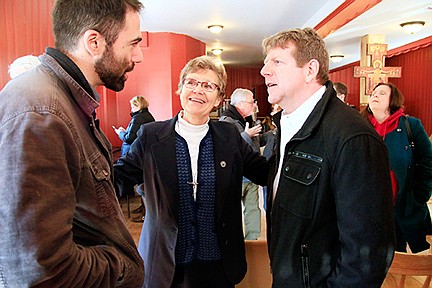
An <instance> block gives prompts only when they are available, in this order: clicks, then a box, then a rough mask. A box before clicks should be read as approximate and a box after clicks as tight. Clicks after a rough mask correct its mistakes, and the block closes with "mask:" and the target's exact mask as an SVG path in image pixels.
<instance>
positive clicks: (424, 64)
mask: <svg viewBox="0 0 432 288" xmlns="http://www.w3.org/2000/svg"><path fill="white" fill-rule="evenodd" d="M431 41H432V40H431ZM429 44H431V43H429ZM389 52H390V51H389ZM389 54H390V53H389ZM357 65H359V62H355V63H352V64H348V65H345V66H343V67H340V68H337V69H333V70H332V71H330V79H331V80H332V81H333V82H337V81H338V82H343V83H345V84H346V85H347V87H348V95H349V96H348V102H349V103H351V104H354V105H355V106H356V108H359V102H360V101H359V94H360V93H359V92H360V80H359V78H354V77H353V76H352V75H353V71H354V68H353V67H354V66H357ZM385 65H386V66H401V67H402V77H401V78H399V79H398V78H391V79H389V82H391V83H393V84H395V85H396V86H397V87H398V88H399V89H400V90H401V92H402V93H403V95H404V96H405V112H406V113H408V114H410V115H411V116H414V117H417V118H420V120H421V121H422V123H423V125H424V126H425V129H426V132H427V133H428V135H430V134H431V133H432V89H431V88H430V82H429V81H431V79H432V78H431V75H432V45H428V44H425V45H422V46H421V47H417V48H414V49H410V50H409V51H406V52H405V53H402V54H399V55H395V56H392V57H389V58H386V62H385Z"/></svg>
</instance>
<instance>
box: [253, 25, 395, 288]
mask: <svg viewBox="0 0 432 288" xmlns="http://www.w3.org/2000/svg"><path fill="white" fill-rule="evenodd" d="M262 45H263V49H264V54H265V60H264V66H263V68H262V69H261V75H262V76H263V77H264V78H265V83H266V86H267V87H268V88H267V92H268V95H269V96H268V101H269V102H270V103H271V104H274V103H276V104H278V105H280V106H281V107H282V109H283V110H282V111H281V112H279V113H277V114H276V115H275V116H274V120H275V122H276V126H277V127H278V131H277V136H276V141H277V143H276V148H275V150H274V152H275V157H272V158H270V163H269V164H270V167H271V168H270V172H269V177H270V178H271V180H270V181H269V185H268V187H269V191H268V193H269V194H270V195H269V197H268V199H269V201H268V203H267V211H266V212H267V239H268V245H269V255H270V262H271V269H272V275H273V286H272V287H273V288H279V287H281V288H282V287H284V288H285V287H351V288H352V287H359V288H360V287H361V288H363V287H381V284H382V282H383V280H384V278H385V276H386V273H387V269H388V268H389V266H390V263H391V261H392V258H393V251H394V247H393V245H394V227H393V213H392V211H393V210H392V195H391V184H390V176H389V160H388V155H387V150H386V147H385V144H384V143H383V141H382V139H381V138H380V137H379V136H378V135H377V133H376V132H375V131H374V130H373V129H372V127H370V125H368V124H367V123H366V122H365V121H364V119H362V118H361V116H360V114H359V113H358V112H357V111H356V110H354V109H351V108H350V107H348V106H347V105H345V104H344V103H342V101H340V100H339V99H338V98H337V97H336V92H335V90H334V89H333V85H332V83H331V82H330V81H329V80H328V79H329V75H328V69H329V68H328V67H329V56H328V52H327V50H326V48H325V44H324V41H323V40H322V38H321V37H320V36H319V35H318V34H317V33H316V31H315V30H313V29H311V28H304V29H291V30H285V31H281V32H279V33H276V34H275V35H273V36H270V37H268V38H266V39H264V41H263V44H262Z"/></svg>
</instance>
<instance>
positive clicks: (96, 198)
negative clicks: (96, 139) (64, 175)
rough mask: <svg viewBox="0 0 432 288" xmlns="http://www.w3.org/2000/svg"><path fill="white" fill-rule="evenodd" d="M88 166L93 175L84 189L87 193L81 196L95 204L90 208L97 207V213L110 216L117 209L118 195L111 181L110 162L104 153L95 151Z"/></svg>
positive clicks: (89, 202)
mask: <svg viewBox="0 0 432 288" xmlns="http://www.w3.org/2000/svg"><path fill="white" fill-rule="evenodd" d="M88 168H89V170H90V171H89V172H90V175H91V176H90V175H89V176H90V177H89V178H88V180H89V181H88V183H87V185H86V186H87V188H85V189H84V191H83V192H84V193H87V195H81V196H82V197H83V198H84V199H87V200H88V202H87V201H86V202H87V204H88V205H93V208H91V207H88V208H89V209H91V210H94V209H96V211H95V213H96V214H97V215H99V216H101V217H106V216H110V215H112V214H113V213H115V210H116V209H115V202H116V199H115V197H116V196H115V192H114V187H113V185H112V183H111V168H110V164H109V163H108V161H107V160H106V158H105V157H104V156H103V155H102V154H100V153H95V154H94V155H93V156H92V157H90V158H89V160H88ZM90 178H91V179H90ZM86 190H87V191H86ZM91 195H93V196H91Z"/></svg>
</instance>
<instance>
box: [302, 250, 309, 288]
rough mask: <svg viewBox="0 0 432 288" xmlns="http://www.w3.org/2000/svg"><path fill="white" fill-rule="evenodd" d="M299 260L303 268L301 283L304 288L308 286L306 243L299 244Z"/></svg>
mask: <svg viewBox="0 0 432 288" xmlns="http://www.w3.org/2000/svg"><path fill="white" fill-rule="evenodd" d="M301 260H302V268H303V284H304V287H305V288H310V287H311V286H310V277H309V276H310V275H309V256H308V247H307V244H302V245H301Z"/></svg>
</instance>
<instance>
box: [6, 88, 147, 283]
mask: <svg viewBox="0 0 432 288" xmlns="http://www.w3.org/2000/svg"><path fill="white" fill-rule="evenodd" d="M2 96H3V95H2ZM75 132H76V131H75ZM75 138H76V134H75V133H73V130H72V129H71V127H70V123H68V122H67V121H64V119H63V118H62V117H60V116H58V115H54V114H50V113H36V112H31V111H30V112H25V113H21V114H18V115H16V116H14V117H13V118H12V119H9V120H8V121H7V122H3V123H2V125H1V126H0V149H1V150H2V151H5V152H4V153H3V155H2V157H0V171H1V173H0V191H1V192H0V193H1V199H2V201H1V203H2V204H0V205H1V218H2V222H3V221H4V222H3V223H7V225H3V224H2V225H1V227H2V231H1V233H0V247H2V249H1V252H0V266H1V274H2V277H1V278H2V279H4V281H6V282H4V283H8V284H9V285H10V286H11V287H29V286H32V287H52V288H55V287H114V286H119V287H124V286H126V287H131V285H135V284H137V279H139V280H142V277H143V271H142V266H141V267H139V265H137V264H136V263H134V262H133V261H132V260H131V259H129V258H128V257H127V256H126V255H125V254H124V253H123V252H124V251H122V250H121V249H118V248H116V247H115V245H111V244H112V243H111V242H110V239H105V240H103V241H101V239H104V235H100V237H95V238H97V239H85V240H84V239H81V241H79V242H80V243H81V244H77V242H76V240H77V239H79V237H80V236H79V235H74V232H73V225H75V215H76V214H79V213H89V211H88V210H87V209H86V208H85V207H80V206H79V204H80V201H79V199H78V197H79V196H78V195H77V194H76V190H77V189H78V188H79V187H80V185H83V184H82V183H81V181H80V177H82V175H80V167H81V166H82V165H89V163H81V161H82V160H83V158H82V155H80V149H79V147H78V146H77V145H78V144H77V143H78V142H77V141H75V140H76V139H75ZM107 181H109V180H107ZM87 183H88V181H87ZM107 185H108V183H107ZM89 189H92V188H91V187H89ZM81 197H82V196H81ZM87 197H91V196H87ZM86 217H88V219H93V218H94V217H99V216H98V215H88V216H86ZM93 220H94V219H93ZM119 221H120V220H119ZM94 222H96V221H94ZM80 224H81V225H82V227H87V229H90V230H88V231H95V230H93V229H94V227H93V226H92V225H93V224H94V223H93V224H92V223H90V224H88V223H80ZM86 225H87V226H86ZM96 230H97V229H96ZM93 240H94V241H93ZM86 241H87V242H86ZM95 242H99V243H97V244H96V243H95ZM83 243H87V244H88V245H87V244H83ZM17 268H19V269H17ZM17 270H18V271H17ZM23 271H25V273H23ZM139 280H138V281H139ZM132 283H134V284H132Z"/></svg>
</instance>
